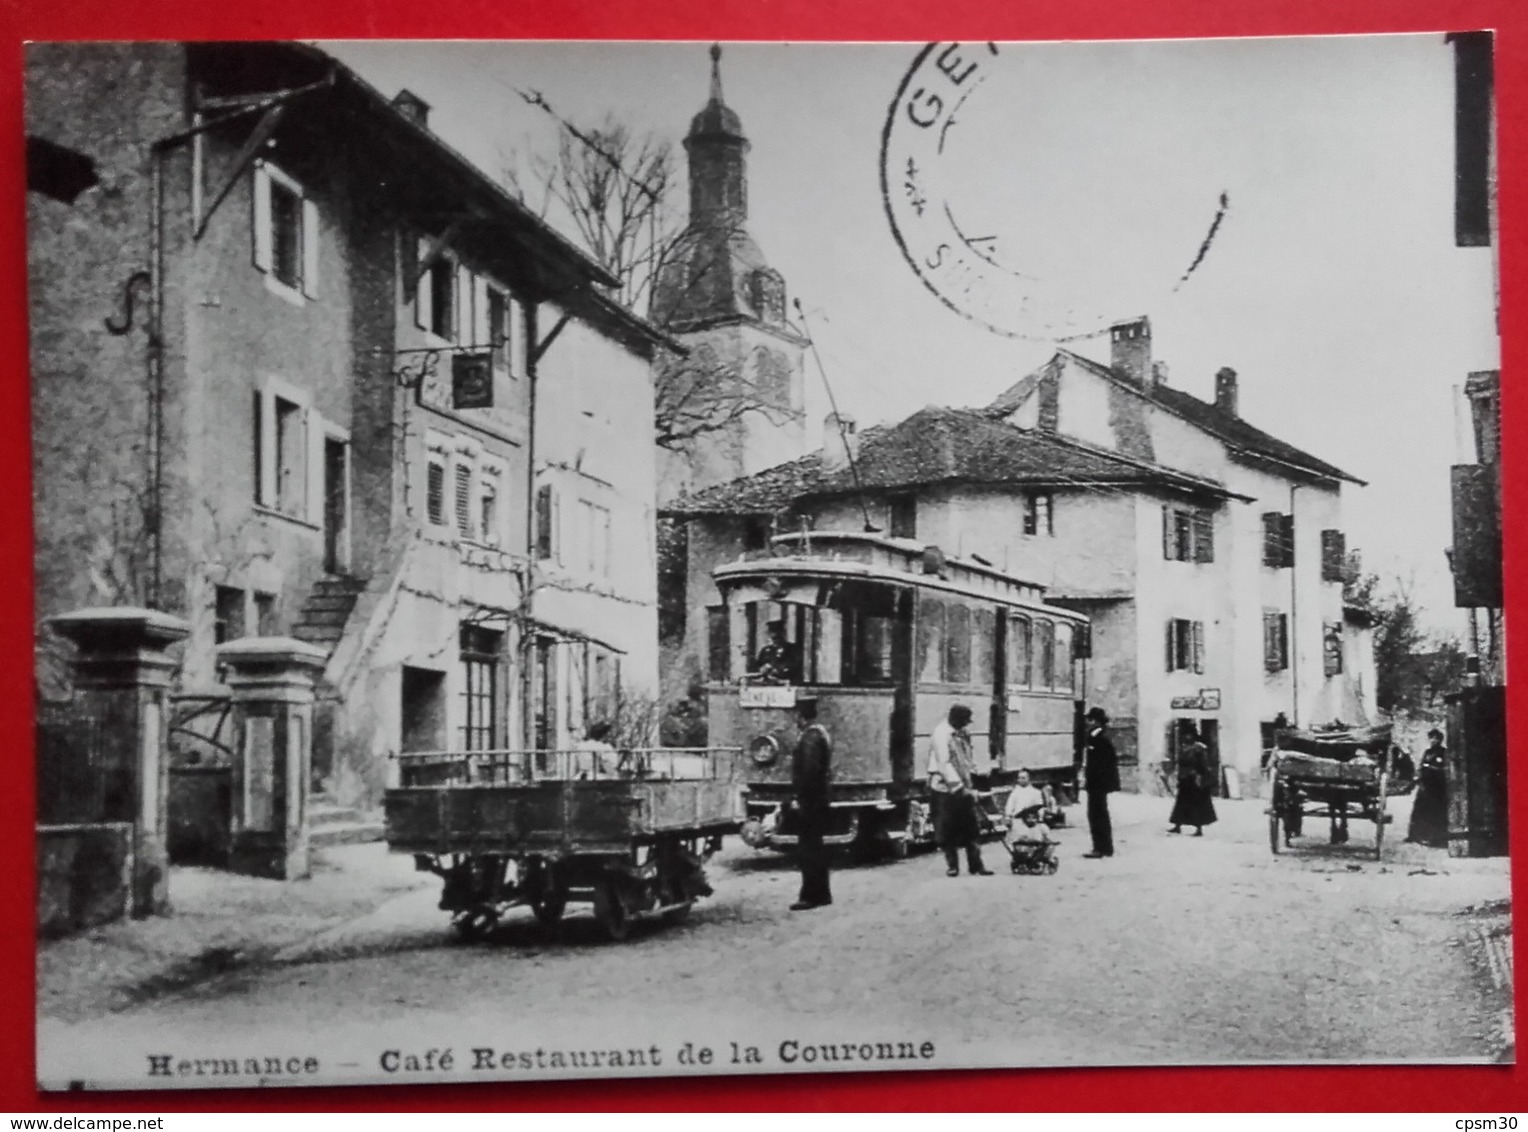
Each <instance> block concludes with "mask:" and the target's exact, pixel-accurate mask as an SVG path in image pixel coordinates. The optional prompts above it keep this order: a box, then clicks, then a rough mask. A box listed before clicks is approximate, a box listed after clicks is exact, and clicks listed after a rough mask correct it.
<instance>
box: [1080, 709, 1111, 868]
mask: <svg viewBox="0 0 1528 1132" xmlns="http://www.w3.org/2000/svg"><path fill="white" fill-rule="evenodd" d="M1085 718H1086V719H1087V723H1088V735H1087V739H1086V741H1085V742H1084V744H1083V749H1082V779H1083V782H1082V785H1083V789H1084V790H1086V791H1087V793H1088V833H1090V834H1091V835H1092V837H1093V852H1091V853H1084V854H1083V856H1084V857H1093V858H1097V857H1112V856H1114V826H1113V824H1112V823H1111V822H1110V820H1109V795H1110V794H1111V793H1113V792H1114V791H1116V790H1118V789H1119V756H1118V755H1116V754H1115V753H1114V743H1113V742H1112V741H1111V740H1110V738H1109V733H1108V731H1107V727H1108V724H1109V717H1108V716H1107V715H1105V714H1104V709H1103V708H1097V707H1095V708H1089V709H1088V714H1087V715H1086V717H1085Z"/></svg>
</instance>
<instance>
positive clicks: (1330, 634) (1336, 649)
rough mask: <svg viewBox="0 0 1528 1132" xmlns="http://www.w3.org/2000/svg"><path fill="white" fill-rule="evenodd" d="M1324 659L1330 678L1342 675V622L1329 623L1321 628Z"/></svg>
mask: <svg viewBox="0 0 1528 1132" xmlns="http://www.w3.org/2000/svg"><path fill="white" fill-rule="evenodd" d="M1321 630H1322V631H1321V646H1322V657H1323V660H1324V662H1325V669H1326V674H1327V675H1328V676H1341V675H1342V622H1341V621H1328V622H1327V623H1326V624H1324V625H1323V626H1322V627H1321Z"/></svg>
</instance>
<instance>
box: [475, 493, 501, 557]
mask: <svg viewBox="0 0 1528 1132" xmlns="http://www.w3.org/2000/svg"><path fill="white" fill-rule="evenodd" d="M478 537H479V538H481V539H482V540H483V541H484V542H486V543H487V544H488V545H489V546H498V545H499V489H498V486H497V485H496V484H495V483H494V482H493V481H492V480H489V479H485V480H483V483H482V486H481V488H480V489H479V492H478Z"/></svg>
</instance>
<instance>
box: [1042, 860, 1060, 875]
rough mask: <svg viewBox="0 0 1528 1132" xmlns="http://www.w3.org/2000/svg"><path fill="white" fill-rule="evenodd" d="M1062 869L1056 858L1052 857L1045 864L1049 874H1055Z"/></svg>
mask: <svg viewBox="0 0 1528 1132" xmlns="http://www.w3.org/2000/svg"><path fill="white" fill-rule="evenodd" d="M1060 867H1061V862H1060V861H1058V860H1056V858H1054V857H1052V858H1051V859H1050V860H1048V861H1046V862H1045V871H1046V873H1047V874H1051V873H1054V872H1055V871H1056V870H1057V869H1059V868H1060Z"/></svg>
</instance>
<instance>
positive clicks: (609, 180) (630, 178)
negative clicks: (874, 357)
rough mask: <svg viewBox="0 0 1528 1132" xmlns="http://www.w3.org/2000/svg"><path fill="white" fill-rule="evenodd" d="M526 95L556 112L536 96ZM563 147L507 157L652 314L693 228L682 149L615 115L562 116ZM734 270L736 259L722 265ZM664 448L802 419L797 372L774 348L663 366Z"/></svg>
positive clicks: (626, 295)
mask: <svg viewBox="0 0 1528 1132" xmlns="http://www.w3.org/2000/svg"><path fill="white" fill-rule="evenodd" d="M522 97H524V98H525V99H526V101H528V102H530V103H531V104H532V105H535V106H539V107H541V108H542V109H544V110H546V111H547V112H548V113H549V114H552V115H553V116H554V117H556V114H555V112H554V111H553V110H552V109H551V107H550V106H549V105H547V103H546V101H545V100H544V99H543V98H542V97H541V96H540V95H539V94H535V93H534V92H531V93H523V94H522ZM557 121H558V122H559V126H560V128H559V133H558V143H557V152H556V153H555V155H546V154H539V155H538V154H534V153H531V154H517V153H509V154H507V155H506V168H505V172H504V179H505V181H506V183H507V184H508V186H509V188H510V190H511V191H512V192H514V193H515V194H516V195H517V196H519V197H520V199H521V200H523V201H525V202H526V203H527V204H528V205H529V206H530V207H531V208H533V209H535V210H537V211H538V213H539V214H540V215H541V216H542V217H543V218H545V219H548V220H550V221H552V222H554V223H556V222H558V221H561V222H562V223H563V224H565V225H566V226H569V227H571V229H572V230H573V232H574V233H576V235H577V238H578V239H579V241H580V242H581V243H582V245H583V246H584V248H585V249H586V250H587V251H588V252H589V254H590V255H591V256H593V257H594V259H595V260H597V261H598V262H599V264H600V265H601V266H602V267H604V268H605V269H606V270H607V271H609V272H610V273H611V274H612V275H614V276H615V277H616V278H617V279H618V280H619V281H620V283H619V291H618V295H617V297H618V298H620V300H621V301H622V302H623V303H624V304H625V305H626V306H628V307H630V308H631V309H633V310H635V311H638V312H639V313H642V312H645V311H646V310H647V309H648V308H649V307H650V306H651V304H652V299H653V292H654V289H655V287H656V285H657V282H658V279H659V277H660V275H661V274H662V273H663V269H664V267H665V265H666V264H667V262H668V260H669V258H670V256H671V254H672V253H673V251H674V250H675V247H676V245H677V244H678V242H679V241H680V239H681V237H682V236H683V234H684V231H683V229H681V228H680V226H679V225H678V223H677V221H676V219H675V212H676V209H675V207H674V205H673V196H674V194H675V193H676V192H678V191H682V188H683V186H682V182H681V181H680V180H679V178H678V177H677V174H676V169H675V161H674V155H673V147H672V146H671V145H670V144H669V143H668V142H666V141H663V140H661V139H659V138H657V137H656V136H655V135H653V134H650V133H649V134H642V135H637V134H634V133H633V132H632V131H631V129H630V128H628V127H627V126H626V125H624V124H623V123H621V122H620V121H618V120H617V119H616V118H615V117H614V116H613V115H608V114H607V115H606V116H605V118H604V119H603V120H602V121H601V122H600V124H599V125H597V126H594V127H589V128H585V127H580V126H577V125H574V124H572V123H570V122H567V121H565V120H563V119H561V118H557ZM710 266H711V265H709V264H702V265H700V267H699V268H696V267H695V266H693V265H692V267H691V270H690V271H689V272H688V273H686V274H687V278H686V282H685V287H686V289H691V288H697V287H700V286H704V285H706V282H707V280H708V278H709V277H710V276H711V275H712V272H711V270H710ZM717 266H718V267H719V268H720V269H723V270H729V269H730V266H729V265H726V264H722V265H717ZM654 380H655V383H656V390H655V417H656V419H655V422H654V423H655V426H656V433H655V436H656V440H657V443H658V444H659V446H661V447H663V448H668V449H670V450H675V451H684V450H686V449H688V448H689V446H690V445H691V444H692V443H693V442H695V441H696V440H698V439H700V438H702V437H705V436H707V435H710V434H715V433H726V432H729V431H731V430H732V429H733V428H734V427H735V426H736V425H737V424H738V423H739V422H741V421H742V420H743V419H744V418H746V417H748V416H750V415H753V414H758V415H761V416H764V417H766V418H768V419H769V420H771V421H772V422H774V423H783V422H784V421H786V420H789V419H790V418H791V417H793V416H794V415H795V414H794V411H793V410H792V408H791V405H790V393H789V390H790V374H789V372H786V371H784V370H783V367H782V366H781V365H780V364H779V363H778V361H777V360H776V359H775V358H774V357H773V356H772V355H770V354H768V353H767V352H765V351H755V352H754V354H753V355H750V356H748V357H746V358H739V359H727V360H724V359H722V358H720V357H719V356H718V355H717V353H716V352H715V351H713V350H710V349H708V348H706V347H701V348H700V349H697V350H695V351H693V352H692V353H691V354H690V355H689V356H687V357H683V358H671V359H668V360H667V361H665V362H663V363H661V364H660V365H658V366H657V367H656V369H655V375H654Z"/></svg>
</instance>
